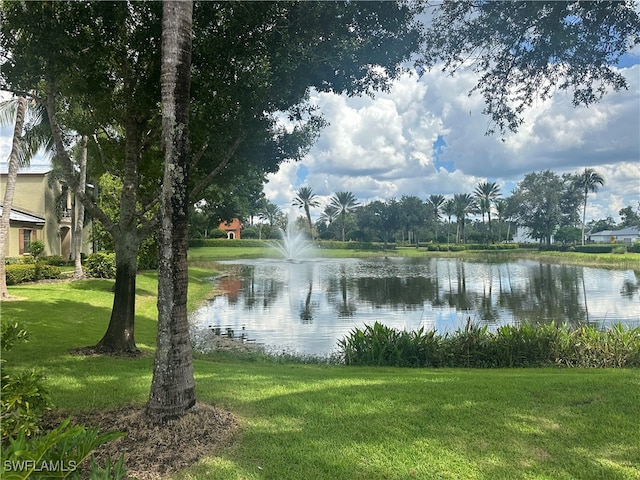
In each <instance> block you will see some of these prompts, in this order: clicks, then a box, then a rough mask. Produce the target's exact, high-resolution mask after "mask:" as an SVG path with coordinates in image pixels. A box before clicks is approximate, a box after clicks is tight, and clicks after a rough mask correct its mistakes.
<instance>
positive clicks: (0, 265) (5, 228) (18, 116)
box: [0, 97, 27, 299]
mask: <svg viewBox="0 0 640 480" xmlns="http://www.w3.org/2000/svg"><path fill="white" fill-rule="evenodd" d="M26 110H27V99H26V98H24V97H19V98H18V99H17V100H16V101H15V126H14V128H13V141H12V144H11V153H10V154H9V170H8V172H7V187H6V190H5V192H4V203H3V204H2V220H1V222H0V297H1V298H3V299H4V298H7V297H8V296H9V291H8V290H7V278H6V269H5V264H4V261H5V255H6V244H7V243H6V239H7V234H8V233H9V216H10V215H11V206H12V205H13V197H14V193H15V189H16V179H17V178H18V168H19V159H20V157H21V155H20V153H21V152H22V151H23V148H22V147H21V145H20V138H21V137H22V127H23V125H24V115H25V112H26ZM4 113H5V115H4V116H5V117H6V116H7V115H8V114H7V113H6V112H4ZM3 123H8V122H3Z"/></svg>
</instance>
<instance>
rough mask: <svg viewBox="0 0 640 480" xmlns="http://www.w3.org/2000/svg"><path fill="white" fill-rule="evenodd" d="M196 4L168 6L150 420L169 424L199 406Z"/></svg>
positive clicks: (165, 11)
mask: <svg viewBox="0 0 640 480" xmlns="http://www.w3.org/2000/svg"><path fill="white" fill-rule="evenodd" d="M192 18H193V2H191V1H165V2H163V7H162V75H161V79H162V80H161V82H162V83H161V85H162V137H163V145H164V150H165V169H164V182H163V189H162V206H161V215H162V224H161V228H160V248H159V250H160V251H159V254H160V255H159V265H158V340H157V348H156V358H155V363H154V367H153V379H152V382H151V391H150V392H149V401H148V403H147V409H146V413H147V417H148V418H149V420H150V421H151V422H152V423H166V422H168V421H170V420H171V419H174V418H178V417H180V416H182V415H184V414H185V413H187V412H188V411H189V410H190V409H191V408H192V407H194V406H195V403H196V391H195V381H194V378H193V361H192V353H191V342H190V338H189V323H188V320H187V286H188V281H189V277H188V272H187V247H188V233H189V194H188V190H187V187H188V184H189V166H190V161H189V160H190V158H189V100H190V85H191V75H190V68H191V31H192V26H191V25H192Z"/></svg>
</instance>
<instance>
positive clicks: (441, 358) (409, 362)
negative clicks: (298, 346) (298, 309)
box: [339, 319, 640, 368]
mask: <svg viewBox="0 0 640 480" xmlns="http://www.w3.org/2000/svg"><path fill="white" fill-rule="evenodd" d="M339 345H340V350H341V357H342V359H343V361H344V363H345V364H346V365H370V366H393V367H431V368H434V367H452V368H512V367H551V366H557V367H580V368H632V367H640V327H639V328H633V329H630V328H625V327H624V326H622V325H620V324H618V325H615V326H613V327H612V328H609V329H606V330H600V329H597V328H594V327H591V326H587V325H583V326H580V327H578V328H574V329H570V328H568V327H567V326H566V325H562V326H556V325H555V324H553V323H551V324H548V325H530V324H526V323H524V324H520V325H503V326H502V327H500V328H498V329H497V331H496V332H495V333H494V332H490V331H489V330H488V329H487V326H483V327H479V326H476V325H474V324H472V323H471V320H470V319H469V320H468V321H467V325H466V326H465V328H464V329H459V330H457V331H456V332H454V333H453V334H451V335H449V334H445V335H438V334H436V333H435V331H433V330H430V331H427V330H425V329H424V328H421V329H419V330H417V331H413V332H407V331H404V330H397V329H393V328H390V327H387V326H385V325H382V324H381V323H378V322H376V323H375V324H374V325H373V326H370V325H368V326H366V327H365V328H363V329H359V328H356V329H354V330H352V331H351V332H350V334H349V335H348V336H347V337H346V338H344V339H342V340H340V341H339Z"/></svg>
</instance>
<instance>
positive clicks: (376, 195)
mask: <svg viewBox="0 0 640 480" xmlns="http://www.w3.org/2000/svg"><path fill="white" fill-rule="evenodd" d="M621 71H622V72H623V73H624V74H625V76H626V77H627V79H628V82H629V86H630V88H629V90H627V91H621V92H613V93H609V94H608V95H607V96H605V97H604V98H603V100H602V101H601V102H600V103H598V104H595V105H592V106H590V107H589V108H581V107H579V108H575V107H574V106H573V105H572V103H571V96H570V95H569V94H568V93H565V92H558V93H556V95H554V96H553V97H552V98H551V99H548V100H546V101H538V102H535V103H534V105H533V106H532V107H531V108H530V109H529V110H528V111H527V112H526V113H525V116H524V119H525V124H524V125H523V126H522V127H521V128H520V130H519V131H518V133H516V134H509V135H506V136H505V138H504V139H503V138H501V137H500V135H494V136H487V135H485V132H486V130H487V127H488V126H489V119H488V117H487V116H485V115H483V114H482V113H481V112H482V109H483V108H484V104H483V101H482V98H481V97H480V95H476V94H473V95H471V96H470V95H469V94H468V92H469V91H470V90H471V89H472V88H473V85H474V83H475V76H474V75H475V74H473V72H471V71H461V72H459V73H458V74H457V75H456V76H455V77H451V76H448V75H446V74H443V73H442V72H440V71H435V70H434V71H431V72H427V73H426V74H425V75H423V76H422V77H421V78H420V79H418V77H417V76H415V75H413V76H410V75H405V76H402V77H401V78H400V79H399V80H398V81H397V82H396V83H395V86H394V87H393V88H392V89H391V91H390V92H388V93H381V94H378V95H377V96H376V97H375V98H373V99H372V98H370V97H359V98H347V97H341V96H336V95H332V94H316V95H314V96H313V100H314V101H315V102H316V103H317V105H318V106H319V107H320V108H321V111H322V112H323V114H324V115H325V117H326V119H327V120H328V122H329V123H330V125H329V126H328V127H327V128H326V129H325V131H323V133H322V135H321V137H320V139H319V141H318V143H317V144H316V145H315V146H314V147H313V148H312V149H311V151H310V152H309V154H308V156H307V157H306V158H305V159H303V160H302V163H303V164H304V166H305V167H306V169H307V172H308V175H307V176H306V178H304V179H302V180H301V181H300V179H298V178H297V177H296V172H295V171H293V170H292V169H291V168H284V169H281V171H280V172H278V173H277V174H275V175H273V176H272V177H271V178H273V180H272V182H271V183H270V184H269V185H267V191H268V192H272V191H273V189H274V188H280V187H282V188H287V187H286V185H290V188H292V189H297V188H298V187H299V186H300V184H302V183H303V184H305V185H308V186H310V187H311V188H313V190H314V192H315V193H317V194H318V195H320V196H321V198H322V199H328V197H329V196H330V195H331V194H332V193H334V192H337V191H341V190H347V191H351V192H352V193H353V194H354V195H355V196H356V198H358V200H359V201H372V200H376V199H382V200H385V199H389V198H392V197H396V198H399V197H401V196H402V195H416V196H418V197H420V198H422V199H423V200H425V199H426V198H427V197H428V196H429V195H431V194H443V195H452V194H454V193H462V192H471V191H473V189H474V188H475V186H476V184H477V183H478V181H482V180H485V179H489V180H491V181H496V182H498V183H499V184H500V185H501V186H502V187H503V191H502V193H503V195H505V196H507V195H509V194H510V192H511V190H512V188H513V187H514V186H515V184H516V183H517V182H518V181H520V180H522V179H523V178H524V175H525V174H527V173H529V172H533V171H541V170H546V169H551V170H553V171H555V172H557V173H559V174H561V173H565V172H578V171H580V170H582V169H584V168H585V167H589V168H595V169H596V170H597V171H598V172H599V173H601V175H602V176H603V177H604V178H605V180H606V183H605V185H604V186H603V187H601V188H600V190H599V192H598V193H597V194H592V195H591V196H590V197H589V205H588V208H587V217H588V219H590V218H596V219H597V218H603V217H606V216H607V215H610V216H612V217H613V218H614V219H616V220H617V219H618V218H619V217H618V211H619V210H620V208H622V207H624V206H626V205H631V204H633V205H635V201H637V200H638V199H639V195H640V65H633V66H632V67H629V68H625V69H622V70H621ZM439 136H441V137H442V138H443V139H444V141H445V142H446V147H445V148H444V149H443V152H442V153H440V154H439V155H435V154H434V142H436V141H437V139H438V137H439ZM284 178H287V181H285V180H284ZM272 195H274V197H275V194H272ZM279 195H282V196H283V197H286V196H287V195H284V194H282V193H280V194H279ZM289 196H290V197H292V195H289ZM281 206H282V205H281ZM315 213H316V215H317V214H319V210H318V211H317V212H315Z"/></svg>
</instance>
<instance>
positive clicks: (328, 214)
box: [320, 205, 338, 225]
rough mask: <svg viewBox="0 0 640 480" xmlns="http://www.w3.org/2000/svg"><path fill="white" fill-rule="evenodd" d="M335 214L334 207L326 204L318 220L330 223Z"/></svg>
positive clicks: (336, 213) (336, 214)
mask: <svg viewBox="0 0 640 480" xmlns="http://www.w3.org/2000/svg"><path fill="white" fill-rule="evenodd" d="M337 216H338V212H337V211H336V208H335V207H334V206H333V205H327V206H326V207H324V210H323V211H322V213H321V214H320V220H321V221H323V222H327V223H328V224H329V225H331V223H332V222H333V221H334V220H335V219H336V217H337Z"/></svg>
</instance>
